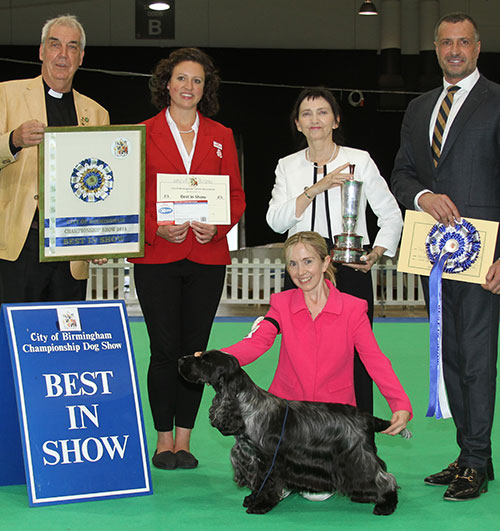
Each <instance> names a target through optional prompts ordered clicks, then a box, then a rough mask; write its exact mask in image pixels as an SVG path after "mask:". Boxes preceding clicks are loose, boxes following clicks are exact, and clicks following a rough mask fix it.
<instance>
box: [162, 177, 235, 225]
mask: <svg viewBox="0 0 500 531" xmlns="http://www.w3.org/2000/svg"><path fill="white" fill-rule="evenodd" d="M156 177H157V181H156V183H157V184H156V187H157V203H156V206H157V208H156V211H157V220H158V224H159V225H168V224H174V223H175V224H176V225H181V224H182V223H184V222H185V221H193V220H196V221H202V222H203V223H210V224H212V225H230V224H231V203H230V187H229V175H190V174H188V175H186V174H170V173H158V175H157V176H156Z"/></svg>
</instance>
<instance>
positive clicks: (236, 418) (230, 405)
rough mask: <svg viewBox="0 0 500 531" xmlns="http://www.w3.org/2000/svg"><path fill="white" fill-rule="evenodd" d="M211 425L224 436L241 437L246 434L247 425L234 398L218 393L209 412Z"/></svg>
mask: <svg viewBox="0 0 500 531" xmlns="http://www.w3.org/2000/svg"><path fill="white" fill-rule="evenodd" d="M208 416H209V419H210V423H211V424H212V426H213V427H214V428H217V429H218V430H219V431H220V432H221V433H222V435H241V434H243V433H245V423H244V422H243V417H242V415H241V410H240V405H239V403H238V400H237V399H236V398H235V397H234V396H230V395H228V394H225V395H223V394H221V393H217V394H216V395H215V396H214V399H213V401H212V405H211V407H210V409H209V411H208Z"/></svg>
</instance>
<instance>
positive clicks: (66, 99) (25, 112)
mask: <svg viewBox="0 0 500 531" xmlns="http://www.w3.org/2000/svg"><path fill="white" fill-rule="evenodd" d="M84 49H85V32H84V30H83V28H82V26H81V24H80V23H79V22H78V20H77V19H76V17H73V16H62V17H58V18H55V19H51V20H49V21H47V23H46V24H45V26H44V27H43V30H42V42H41V44H40V59H41V61H42V73H41V76H39V77H37V78H34V79H22V80H14V81H7V82H5V83H0V304H1V303H3V302H36V301H55V300H80V299H82V298H84V297H85V289H86V279H87V277H88V264H87V262H81V261H80V262H71V263H68V262H49V263H48V262H43V263H41V262H40V261H39V251H38V215H37V214H38V148H37V145H38V144H40V142H41V141H42V139H43V133H44V130H45V127H46V125H49V126H70V125H79V126H83V127H85V126H91V125H94V126H95V125H108V124H109V114H108V112H107V111H106V109H104V108H103V107H101V106H100V105H99V104H98V103H96V102H95V101H94V100H92V99H90V98H88V97H86V96H83V95H82V94H79V93H78V92H77V91H75V90H73V89H72V83H73V77H74V75H75V72H76V71H77V69H78V67H79V66H80V65H81V64H82V61H83V56H84Z"/></svg>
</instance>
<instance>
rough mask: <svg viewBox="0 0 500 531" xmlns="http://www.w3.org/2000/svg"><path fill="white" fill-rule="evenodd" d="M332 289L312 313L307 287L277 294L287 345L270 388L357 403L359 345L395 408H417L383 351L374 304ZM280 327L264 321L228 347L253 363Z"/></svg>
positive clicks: (274, 307) (274, 311) (284, 394)
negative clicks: (371, 314) (371, 316)
mask: <svg viewBox="0 0 500 531" xmlns="http://www.w3.org/2000/svg"><path fill="white" fill-rule="evenodd" d="M326 283H327V284H328V287H329V288H330V295H329V297H328V302H327V303H326V305H325V307H324V308H323V310H322V311H321V313H320V314H319V315H318V316H317V317H316V319H315V320H313V319H312V318H311V315H310V313H309V310H308V308H307V306H306V303H305V300H304V295H303V292H302V291H301V290H300V289H292V290H289V291H284V292H281V293H276V294H274V295H271V308H270V310H269V312H268V313H267V316H266V317H272V318H273V319H274V320H276V321H277V323H278V324H279V327H280V332H281V349H280V355H279V362H278V367H277V369H276V374H275V375H274V379H273V381H272V383H271V387H270V388H269V391H270V392H271V393H273V394H275V395H276V396H279V397H281V398H285V399H288V400H307V401H312V402H337V403H342V404H351V405H353V406H355V405H356V398H355V394H354V381H353V371H354V368H353V364H354V348H356V349H357V351H358V352H359V355H360V358H361V360H362V361H363V363H364V365H365V367H366V369H367V371H368V373H369V374H370V376H371V377H372V378H373V381H374V382H375V383H376V384H377V387H378V388H379V390H380V392H381V393H382V395H383V396H384V397H385V398H386V400H387V402H388V403H389V406H390V408H391V410H392V411H393V412H394V411H398V410H401V409H404V410H406V411H410V413H411V411H412V409H411V404H410V400H409V398H408V396H407V395H406V393H405V391H404V389H403V387H402V385H401V383H400V382H399V380H398V378H397V376H396V374H395V373H394V370H393V369H392V365H391V362H390V361H389V359H388V358H387V357H386V356H385V355H384V354H383V353H382V351H381V350H380V348H379V346H378V344H377V340H376V339H375V336H374V335H373V331H372V329H371V327H370V322H369V320H368V315H367V313H366V312H367V309H368V304H367V303H366V301H364V300H362V299H358V298H357V297H353V296H352V295H348V294H346V293H342V292H340V291H339V290H338V289H337V288H336V287H335V286H333V284H332V283H331V282H330V281H328V280H326ZM277 334H278V330H277V328H276V326H274V324H272V323H271V322H269V321H267V320H264V321H262V322H261V323H260V325H259V328H258V329H257V330H256V331H255V332H253V333H251V334H249V336H247V337H246V338H245V339H243V340H242V341H239V342H238V343H236V344H234V345H232V346H230V347H227V348H223V349H222V350H223V351H224V352H228V353H229V354H232V355H233V356H235V357H236V358H238V360H239V362H240V363H241V365H246V364H248V363H251V362H252V361H254V360H255V359H257V358H258V357H259V356H261V355H262V354H263V353H264V352H266V351H267V350H268V349H269V348H270V347H271V346H272V345H273V343H274V339H275V338H276V335H277Z"/></svg>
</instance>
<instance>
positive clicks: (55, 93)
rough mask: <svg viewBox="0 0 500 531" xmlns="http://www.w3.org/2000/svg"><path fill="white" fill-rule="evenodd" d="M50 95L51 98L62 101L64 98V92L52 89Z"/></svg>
mask: <svg viewBox="0 0 500 531" xmlns="http://www.w3.org/2000/svg"><path fill="white" fill-rule="evenodd" d="M48 94H49V96H52V97H53V98H57V99H58V100H60V99H61V98H62V97H63V93H62V92H56V91H55V90H52V89H49V92H48Z"/></svg>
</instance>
